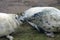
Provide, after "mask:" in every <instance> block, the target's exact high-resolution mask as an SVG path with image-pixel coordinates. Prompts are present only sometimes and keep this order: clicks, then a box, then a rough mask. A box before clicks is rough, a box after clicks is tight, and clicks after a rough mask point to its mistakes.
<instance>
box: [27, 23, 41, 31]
mask: <svg viewBox="0 0 60 40" xmlns="http://www.w3.org/2000/svg"><path fill="white" fill-rule="evenodd" d="M28 23H29V24H30V25H31V26H32V27H33V28H36V29H37V30H38V31H39V32H40V30H39V28H38V26H37V25H36V24H34V23H32V22H28Z"/></svg>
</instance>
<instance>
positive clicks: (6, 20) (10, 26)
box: [0, 13, 22, 40]
mask: <svg viewBox="0 0 60 40" xmlns="http://www.w3.org/2000/svg"><path fill="white" fill-rule="evenodd" d="M21 23H22V22H21V21H20V20H19V19H18V15H17V14H7V13H0V37H2V36H6V37H7V38H8V39H9V40H13V37H12V36H11V35H9V34H11V33H12V32H15V31H16V29H17V28H18V27H19V25H20V24H21Z"/></svg>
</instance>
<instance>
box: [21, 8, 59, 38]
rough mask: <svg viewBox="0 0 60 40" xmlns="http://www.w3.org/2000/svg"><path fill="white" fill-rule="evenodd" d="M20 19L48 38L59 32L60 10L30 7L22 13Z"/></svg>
mask: <svg viewBox="0 0 60 40" xmlns="http://www.w3.org/2000/svg"><path fill="white" fill-rule="evenodd" d="M21 19H22V21H25V22H27V23H29V24H30V25H32V26H33V27H34V28H36V29H37V30H38V31H41V30H42V31H43V32H44V33H45V34H46V35H47V36H49V37H54V33H53V32H60V10H59V9H57V8H55V7H32V8H30V9H28V10H26V11H24V13H23V15H22V16H21Z"/></svg>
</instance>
